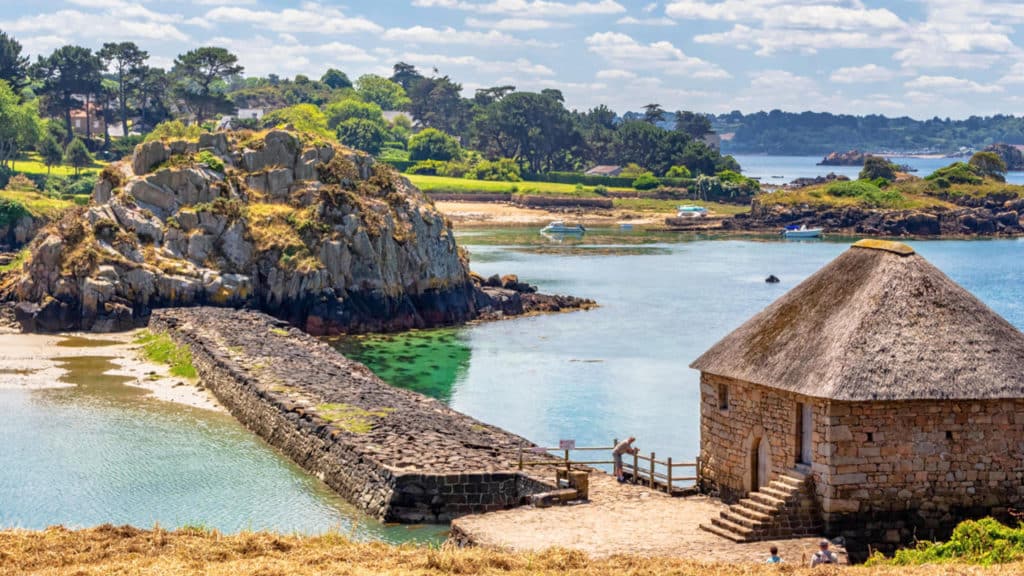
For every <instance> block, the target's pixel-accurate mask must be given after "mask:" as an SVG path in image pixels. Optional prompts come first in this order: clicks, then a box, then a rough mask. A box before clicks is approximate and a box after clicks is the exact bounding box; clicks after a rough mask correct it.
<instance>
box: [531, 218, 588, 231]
mask: <svg viewBox="0 0 1024 576" xmlns="http://www.w3.org/2000/svg"><path fill="white" fill-rule="evenodd" d="M540 231H541V233H542V234H585V233H586V232H587V229H586V228H584V227H583V225H582V224H574V225H572V226H568V225H566V224H565V222H562V221H561V220H556V221H554V222H552V223H550V224H548V225H547V226H545V227H543V228H541V230H540Z"/></svg>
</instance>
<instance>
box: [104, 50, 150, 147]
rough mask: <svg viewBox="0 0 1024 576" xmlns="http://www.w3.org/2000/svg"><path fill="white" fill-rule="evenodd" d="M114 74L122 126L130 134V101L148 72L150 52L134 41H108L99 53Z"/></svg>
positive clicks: (126, 133)
mask: <svg viewBox="0 0 1024 576" xmlns="http://www.w3.org/2000/svg"><path fill="white" fill-rule="evenodd" d="M97 54H98V55H99V57H100V59H101V60H103V63H104V64H105V65H106V67H107V70H109V71H110V72H111V73H112V74H113V75H114V81H115V82H117V89H116V92H117V104H118V108H119V110H120V118H121V128H122V130H124V132H122V133H123V134H124V135H125V136H127V135H128V101H129V99H130V98H131V97H132V96H133V95H134V94H135V92H136V91H137V90H138V88H139V85H140V84H141V83H142V81H143V79H144V76H143V75H144V74H145V72H146V67H145V65H146V60H148V59H149V52H146V51H145V50H141V49H139V47H138V46H136V45H135V43H134V42H121V43H114V42H107V43H106V44H104V45H103V49H102V50H100V51H99V52H98V53H97Z"/></svg>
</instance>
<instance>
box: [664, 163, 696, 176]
mask: <svg viewBox="0 0 1024 576" xmlns="http://www.w3.org/2000/svg"><path fill="white" fill-rule="evenodd" d="M665 177H666V178H690V177H692V174H690V169H689V168H687V167H686V166H673V167H671V168H669V169H668V172H666V173H665Z"/></svg>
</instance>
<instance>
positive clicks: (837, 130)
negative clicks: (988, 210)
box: [708, 110, 1024, 156]
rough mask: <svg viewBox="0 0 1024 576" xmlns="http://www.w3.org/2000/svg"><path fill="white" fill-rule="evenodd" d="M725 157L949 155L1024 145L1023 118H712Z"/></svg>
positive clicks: (810, 114)
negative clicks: (851, 152) (859, 153)
mask: <svg viewBox="0 0 1024 576" xmlns="http://www.w3.org/2000/svg"><path fill="white" fill-rule="evenodd" d="M708 118H709V119H710V120H711V127H712V129H713V130H714V131H715V132H717V133H718V134H721V135H722V152H723V153H725V154H775V155H786V156H820V155H825V154H828V153H830V152H832V151H837V150H870V151H876V152H877V151H887V152H890V153H894V154H895V153H913V154H949V153H954V152H960V151H961V149H964V150H967V149H970V150H981V149H983V148H985V147H987V146H989V145H991V144H993V143H997V142H1006V143H1010V144H1014V143H1024V117H1018V116H1007V115H1003V114H998V115H996V116H986V117H980V116H971V117H970V118H967V119H964V120H951V119H949V118H945V119H943V118H937V117H936V118H931V119H929V120H915V119H913V118H908V117H905V116H904V117H900V118H888V117H886V116H881V115H877V114H871V115H868V116H853V115H849V114H831V113H828V112H800V113H794V112H782V111H781V110H772V111H770V112H763V111H762V112H756V113H753V114H743V113H741V112H739V111H733V112H729V113H728V114H719V115H710V116H709V117H708Z"/></svg>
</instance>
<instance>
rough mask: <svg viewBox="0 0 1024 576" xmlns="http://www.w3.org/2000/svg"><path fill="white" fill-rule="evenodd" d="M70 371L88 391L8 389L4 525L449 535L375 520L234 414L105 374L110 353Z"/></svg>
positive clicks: (0, 521)
mask: <svg viewBox="0 0 1024 576" xmlns="http://www.w3.org/2000/svg"><path fill="white" fill-rule="evenodd" d="M78 344H79V345H81V344H82V343H81V342H78ZM63 367H64V368H66V369H67V370H69V373H68V374H67V376H66V377H65V379H66V381H68V382H74V383H76V384H77V386H76V387H74V388H59V389H49V390H37V391H28V390H0V438H2V444H0V445H2V449H0V527H20V528H30V529H40V528H45V527H46V526H49V525H54V524H63V525H66V526H70V527H86V526H93V525H96V524H102V523H106V522H110V523H114V524H133V525H136V526H142V527H149V526H153V525H155V524H160V525H161V526H163V527H165V528H174V527H180V526H184V525H193V526H204V527H207V528H213V529H218V530H221V531H223V532H237V531H239V530H258V529H273V530H277V531H282V532H287V533H290V532H301V533H307V534H315V533H323V532H327V531H337V532H340V533H342V534H345V535H351V536H353V537H355V538H359V539H376V540H387V541H392V542H403V541H409V540H417V541H426V542H438V541H439V540H440V539H442V538H443V536H442V535H441V534H440V533H439V531H440V529H439V528H438V527H429V528H422V527H420V528H408V527H388V526H384V525H383V524H381V523H379V522H376V521H375V520H373V519H370V518H368V517H366V516H365V515H363V514H361V513H360V512H359V511H358V510H356V509H355V508H354V507H352V506H351V505H349V504H348V503H346V502H345V501H344V500H343V499H341V498H340V497H338V496H337V495H335V494H334V493H332V492H331V491H330V490H329V489H328V488H327V486H326V485H324V484H323V483H322V482H320V481H319V480H317V479H316V478H313V477H312V476H310V475H308V474H306V473H304V472H303V471H302V470H300V469H299V468H298V467H296V466H295V465H294V464H292V463H291V462H290V461H289V460H287V459H286V458H284V457H283V456H281V455H280V454H278V453H277V452H275V451H274V450H273V449H271V448H270V447H269V446H268V445H266V444H265V443H264V442H262V441H261V440H260V439H259V438H258V437H256V436H255V435H254V434H252V433H250V432H248V431H247V430H246V429H245V428H243V427H242V426H241V425H239V424H238V422H237V421H235V420H234V419H233V418H232V417H231V416H229V415H227V414H221V413H214V412H211V411H208V410H200V409H193V408H188V407H184V406H179V405H175V404H170V403H167V402H162V401H158V400H154V399H152V398H151V397H149V396H148V395H147V394H146V393H145V392H144V391H142V390H140V389H137V388H131V387H127V386H125V385H124V379H123V378H121V377H117V376H109V375H104V372H107V371H109V370H112V369H114V368H116V367H115V366H114V365H113V364H112V363H111V362H110V358H104V357H101V356H95V357H84V358H75V359H72V360H68V361H65V362H63ZM0 377H2V376H0Z"/></svg>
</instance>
